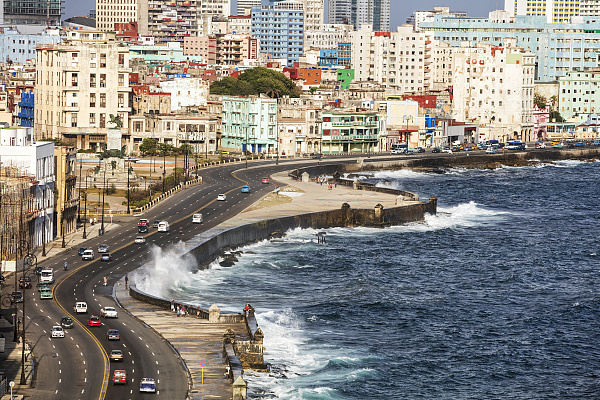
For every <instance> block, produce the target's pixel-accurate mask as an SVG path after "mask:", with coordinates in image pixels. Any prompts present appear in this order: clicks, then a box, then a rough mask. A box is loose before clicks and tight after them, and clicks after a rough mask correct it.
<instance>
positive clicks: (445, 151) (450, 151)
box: [442, 148, 452, 154]
mask: <svg viewBox="0 0 600 400" xmlns="http://www.w3.org/2000/svg"><path fill="white" fill-rule="evenodd" d="M442 153H448V154H452V149H449V148H443V149H442Z"/></svg>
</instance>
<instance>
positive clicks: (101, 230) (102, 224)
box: [100, 165, 106, 235]
mask: <svg viewBox="0 0 600 400" xmlns="http://www.w3.org/2000/svg"><path fill="white" fill-rule="evenodd" d="M103 188H104V190H103V191H102V223H101V225H100V232H101V233H100V234H101V235H104V194H105V193H106V165H104V186H103Z"/></svg>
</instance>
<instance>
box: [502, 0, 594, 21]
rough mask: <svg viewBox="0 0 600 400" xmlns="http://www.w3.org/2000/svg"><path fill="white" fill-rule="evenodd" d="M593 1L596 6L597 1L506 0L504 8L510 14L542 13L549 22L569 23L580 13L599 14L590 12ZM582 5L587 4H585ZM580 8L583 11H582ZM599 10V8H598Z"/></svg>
mask: <svg viewBox="0 0 600 400" xmlns="http://www.w3.org/2000/svg"><path fill="white" fill-rule="evenodd" d="M593 3H595V5H596V8H597V6H598V4H597V2H596V1H593V0H592V1H586V0H579V1H564V0H562V1H561V0H558V1H557V0H504V10H505V11H507V12H508V13H509V14H510V16H515V15H540V16H543V17H545V18H546V22H548V23H550V24H551V23H565V22H566V23H568V22H571V18H573V17H577V16H579V15H599V14H588V13H587V11H592V9H593V5H592V4H593ZM582 5H587V7H586V6H583V7H582ZM580 10H581V11H582V13H580ZM596 11H598V10H596Z"/></svg>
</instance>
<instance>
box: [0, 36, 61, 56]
mask: <svg viewBox="0 0 600 400" xmlns="http://www.w3.org/2000/svg"><path fill="white" fill-rule="evenodd" d="M60 40H61V38H60V36H59V35H58V30H46V31H43V32H42V33H40V34H35V35H34V34H30V35H24V34H21V33H19V32H18V31H17V30H15V29H12V28H9V27H6V28H2V27H0V60H2V62H8V61H9V60H10V61H12V62H13V63H17V64H26V63H27V60H34V59H35V48H36V46H37V45H41V44H56V43H60Z"/></svg>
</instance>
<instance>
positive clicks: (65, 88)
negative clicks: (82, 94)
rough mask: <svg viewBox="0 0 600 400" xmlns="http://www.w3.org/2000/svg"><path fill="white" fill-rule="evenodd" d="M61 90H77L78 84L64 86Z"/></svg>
mask: <svg viewBox="0 0 600 400" xmlns="http://www.w3.org/2000/svg"><path fill="white" fill-rule="evenodd" d="M63 90H64V91H66V92H78V91H79V86H64V87H63Z"/></svg>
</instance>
